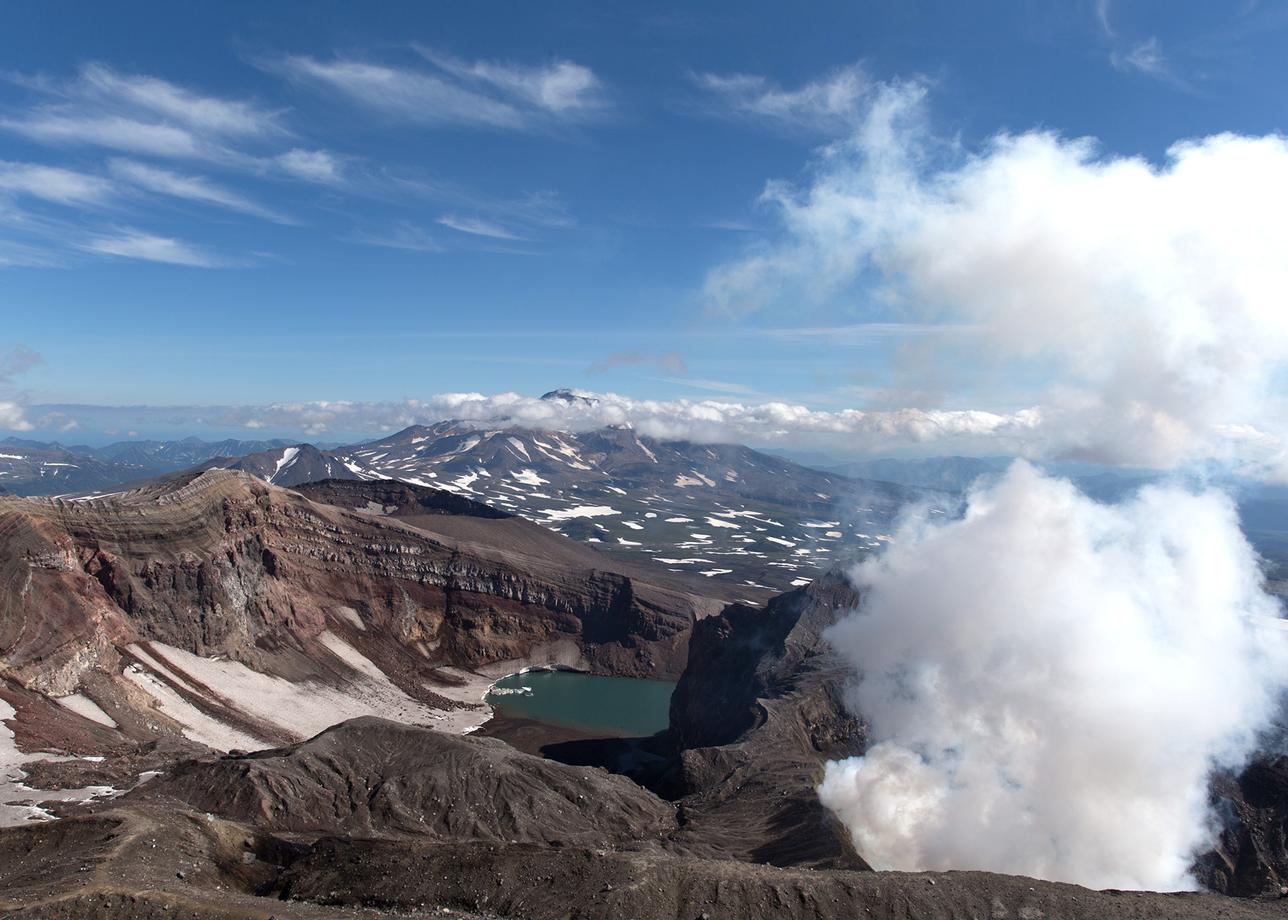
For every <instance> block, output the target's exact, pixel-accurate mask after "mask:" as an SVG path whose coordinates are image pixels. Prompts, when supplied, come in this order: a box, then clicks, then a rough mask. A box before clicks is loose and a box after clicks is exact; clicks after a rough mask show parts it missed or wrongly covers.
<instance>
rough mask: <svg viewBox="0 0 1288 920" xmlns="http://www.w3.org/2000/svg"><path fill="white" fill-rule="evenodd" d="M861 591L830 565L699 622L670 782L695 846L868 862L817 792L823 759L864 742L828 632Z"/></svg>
mask: <svg viewBox="0 0 1288 920" xmlns="http://www.w3.org/2000/svg"><path fill="white" fill-rule="evenodd" d="M859 600H860V599H859V596H858V594H857V593H856V592H855V590H854V589H853V588H852V587H851V586H850V585H849V583H848V582H847V581H846V580H845V579H844V578H843V577H841V576H839V575H828V576H825V577H824V578H821V579H819V580H818V581H816V582H814V583H812V584H810V585H808V586H806V587H804V588H800V589H798V590H796V591H792V592H789V593H787V594H784V595H780V596H779V597H777V598H775V599H774V600H773V601H771V602H770V603H769V605H768V606H767V607H766V608H765V609H757V608H752V607H747V606H744V605H738V604H735V605H731V606H730V607H728V608H726V609H725V610H724V611H723V612H722V613H721V614H720V615H719V616H714V617H709V618H707V619H705V620H703V621H701V622H700V623H698V624H697V626H696V627H695V629H694V633H693V638H692V641H691V643H690V647H689V667H688V669H687V670H686V671H685V672H684V676H683V677H682V678H681V679H680V682H679V685H678V686H677V687H676V690H675V695H674V696H673V697H672V698H671V733H672V735H673V736H674V738H675V741H676V743H677V746H678V747H679V753H678V754H677V758H676V762H675V769H674V772H673V774H672V776H671V777H670V778H669V782H670V788H669V789H668V790H667V791H668V792H669V794H670V795H672V796H675V797H677V798H678V799H679V801H680V803H681V806H682V810H683V813H684V815H685V818H686V823H685V831H684V832H682V833H681V834H680V835H679V837H678V839H680V840H683V841H684V842H685V843H686V844H687V845H689V846H691V847H692V848H693V851H694V852H695V853H697V854H700V855H707V854H710V855H720V856H724V857H729V856H732V857H734V858H738V859H746V860H750V861H753V862H768V863H773V864H776V865H781V866H812V867H832V868H865V867H866V864H865V863H864V861H863V860H862V858H861V857H860V856H859V855H858V854H857V853H855V852H854V849H853V846H852V845H851V844H850V842H849V839H848V835H847V833H846V832H845V830H844V828H843V827H842V826H841V825H840V822H838V821H837V820H836V819H835V818H834V817H833V816H832V815H831V814H830V813H829V812H828V811H827V810H826V809H825V808H823V806H822V805H821V804H820V803H819V801H818V796H817V794H816V792H815V789H816V787H817V785H818V782H819V781H820V780H821V779H822V772H823V764H824V763H825V762H826V761H827V760H830V759H834V758H838V757H849V756H852V755H857V754H861V753H863V751H864V749H865V747H866V743H867V732H866V727H865V725H864V724H863V722H862V721H861V720H860V719H858V718H856V717H855V716H854V715H852V714H851V713H850V712H849V711H848V710H847V709H846V708H845V706H844V704H843V702H842V700H841V692H842V689H843V687H844V686H845V684H846V683H847V682H848V681H849V680H852V679H853V674H852V673H851V672H850V671H849V669H848V668H847V667H846V666H845V665H844V663H843V662H841V661H840V660H839V658H837V657H836V655H835V654H834V653H833V652H832V650H831V649H830V648H829V647H828V645H827V644H826V642H824V641H823V639H822V633H823V630H825V629H826V628H827V627H828V626H830V625H831V624H832V623H833V622H835V620H836V618H837V617H838V616H840V615H842V614H844V613H846V612H848V611H850V610H853V609H854V608H855V607H857V606H858V605H859Z"/></svg>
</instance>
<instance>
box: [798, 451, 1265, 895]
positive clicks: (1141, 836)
mask: <svg viewBox="0 0 1288 920" xmlns="http://www.w3.org/2000/svg"><path fill="white" fill-rule="evenodd" d="M932 517H933V516H932V515H927V516H926V517H917V518H914V519H912V520H910V521H908V522H907V523H905V524H904V526H902V527H901V528H900V530H899V531H898V532H897V533H896V535H895V540H894V541H893V542H892V543H891V544H890V545H889V546H888V548H887V549H886V550H885V551H884V553H883V554H882V555H881V556H879V557H876V558H874V559H872V560H870V561H868V562H865V563H864V564H863V565H861V566H860V567H859V568H858V569H857V570H856V572H855V573H854V576H853V577H854V579H855V581H856V583H857V584H858V585H859V586H860V590H861V591H862V593H863V605H862V607H861V609H860V610H859V611H856V612H854V613H852V614H850V615H849V616H847V617H845V618H844V619H843V620H841V621H840V622H839V623H838V625H836V626H835V627H833V628H832V629H831V630H830V631H829V632H828V634H827V638H828V640H829V641H830V642H832V643H833V644H834V645H835V646H836V648H837V649H838V650H839V651H840V652H841V653H842V654H843V655H844V657H845V658H846V659H847V660H848V661H849V663H850V664H851V665H852V666H853V667H854V669H855V672H856V674H858V675H861V678H860V682H859V683H858V684H857V685H856V686H855V687H853V688H852V689H851V692H850V693H849V694H848V698H849V702H850V704H851V706H852V708H853V710H854V711H855V712H859V713H862V714H863V716H864V717H865V718H866V719H867V721H868V723H869V726H870V731H871V737H872V740H873V742H874V743H873V744H872V746H871V747H870V748H869V749H868V751H867V753H866V755H865V756H864V757H860V758H851V759H849V760H845V761H839V762H834V763H831V764H829V765H828V767H827V770H826V773H825V777H824V780H823V783H822V786H821V788H820V790H819V793H820V796H821V798H822V801H823V802H824V804H826V805H827V806H828V807H830V808H832V809H833V810H835V811H836V813H837V814H838V815H839V816H840V817H841V819H842V820H843V821H844V822H845V823H846V824H847V826H848V827H849V829H850V832H851V834H852V836H853V838H854V842H855V845H856V848H857V849H858V851H859V852H860V853H861V854H862V855H863V856H864V857H865V858H866V859H868V860H869V862H871V863H872V864H873V865H874V867H875V868H878V869H904V870H919V869H931V870H943V869H983V870H990V871H995V872H1004V873H1008V874H1016V875H1027V876H1035V877H1039V878H1047V879H1055V880H1060V881H1069V882H1076V883H1078V884H1082V885H1087V886H1089V887H1092V888H1106V887H1115V888H1147V889H1154V890H1169V889H1176V888H1193V887H1194V881H1193V879H1192V878H1190V877H1189V868H1190V865H1191V862H1192V860H1193V858H1194V856H1195V855H1196V853H1197V852H1199V851H1201V850H1202V849H1203V848H1205V847H1207V846H1209V845H1211V843H1212V842H1213V841H1212V838H1213V836H1214V834H1215V832H1214V830H1213V826H1214V824H1215V822H1210V818H1211V817H1212V816H1211V815H1210V814H1209V804H1208V775H1209V772H1210V771H1211V770H1212V769H1213V768H1214V767H1223V768H1231V769H1237V768H1238V767H1239V766H1240V765H1241V764H1242V763H1243V762H1244V760H1245V759H1246V758H1247V756H1248V755H1249V754H1250V753H1251V752H1252V751H1253V750H1254V745H1255V743H1256V740H1257V738H1256V736H1257V733H1258V732H1259V731H1260V730H1262V729H1263V728H1265V727H1266V726H1267V724H1268V721H1269V720H1270V719H1271V718H1272V717H1273V716H1274V714H1275V713H1276V712H1277V710H1278V700H1279V694H1280V693H1281V691H1282V690H1283V689H1284V685H1285V681H1286V678H1285V674H1288V668H1286V667H1285V666H1286V665H1288V633H1285V632H1284V631H1283V629H1282V628H1280V627H1281V626H1282V621H1280V620H1278V617H1279V605H1278V603H1277V602H1276V601H1275V599H1273V598H1272V597H1270V596H1268V595H1267V594H1266V593H1264V591H1263V590H1262V587H1261V584H1262V579H1261V573H1260V571H1259V569H1258V562H1257V557H1256V554H1255V553H1254V552H1253V550H1252V548H1251V547H1250V546H1249V545H1248V543H1247V541H1246V540H1245V539H1244V538H1243V535H1242V534H1241V532H1240V530H1239V521H1238V516H1237V513H1236V511H1235V507H1234V504H1233V502H1232V501H1231V500H1229V499H1228V498H1227V497H1226V496H1224V495H1220V494H1215V493H1202V494H1194V493H1190V492H1186V491H1184V490H1182V489H1179V488H1174V487H1159V488H1148V489H1145V490H1143V491H1142V492H1141V493H1140V495H1139V496H1138V497H1136V498H1134V499H1132V500H1130V501H1128V502H1126V503H1124V504H1122V505H1118V506H1113V507H1110V506H1105V505H1099V504H1096V503H1095V502H1093V501H1091V500H1090V499H1088V498H1086V497H1085V496H1082V495H1080V494H1079V493H1078V492H1077V490H1076V489H1075V488H1074V487H1073V486H1072V485H1071V484H1070V483H1068V482H1063V481H1059V480H1055V479H1049V478H1047V477H1044V476H1042V475H1041V474H1039V473H1037V472H1036V471H1035V470H1033V468H1031V467H1029V466H1027V465H1026V464H1024V463H1022V462H1020V463H1017V464H1016V465H1015V466H1013V467H1012V469H1011V470H1010V471H1009V472H1008V473H1007V474H1006V475H1005V476H1004V477H1003V478H1002V479H1001V480H1000V481H999V482H997V483H995V484H993V485H989V486H984V487H981V488H978V489H977V491H975V492H974V493H973V494H972V495H971V496H970V499H969V505H968V508H967V510H966V512H965V515H964V516H963V517H962V518H960V519H957V520H952V521H949V522H947V523H943V520H944V519H943V517H942V516H940V517H938V518H937V519H936V520H937V521H938V522H939V523H937V522H936V521H932V520H930V518H932Z"/></svg>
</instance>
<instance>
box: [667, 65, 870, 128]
mask: <svg viewBox="0 0 1288 920" xmlns="http://www.w3.org/2000/svg"><path fill="white" fill-rule="evenodd" d="M693 82H694V83H695V84H696V85H697V86H698V87H699V88H700V89H702V90H704V91H705V92H706V94H707V97H706V99H705V100H704V101H703V103H702V107H703V108H704V110H705V111H707V112H708V113H710V114H715V115H721V116H725V117H735V118H745V119H750V120H755V121H760V122H764V123H767V124H771V125H774V126H776V127H779V128H792V129H795V128H804V129H807V130H810V131H816V132H822V133H831V132H835V131H838V130H844V129H846V128H849V127H852V126H853V125H854V124H855V123H856V122H857V121H858V119H859V118H860V117H861V115H862V113H863V112H864V110H865V103H866V100H867V99H868V97H869V95H870V94H871V92H872V89H873V82H872V80H871V79H870V78H869V77H868V76H867V74H865V73H864V72H863V69H862V68H861V67H860V66H859V65H857V64H852V65H850V66H848V67H842V68H840V69H838V70H835V71H833V72H831V73H830V74H827V75H826V76H824V77H822V78H820V79H818V80H812V81H810V82H807V83H804V84H802V85H800V86H797V87H795V88H790V89H789V88H784V87H782V86H780V85H779V84H777V83H775V82H774V81H772V80H770V79H769V78H767V77H764V76H758V75H753V74H743V73H735V74H713V73H700V74H694V75H693Z"/></svg>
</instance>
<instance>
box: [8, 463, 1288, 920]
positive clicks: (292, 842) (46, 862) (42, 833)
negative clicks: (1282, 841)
mask: <svg viewBox="0 0 1288 920" xmlns="http://www.w3.org/2000/svg"><path fill="white" fill-rule="evenodd" d="M362 488H363V487H362V485H361V484H353V483H343V482H342V483H325V484H322V485H320V486H317V487H315V488H314V489H313V491H315V492H316V493H318V494H316V495H315V496H314V499H315V500H314V502H313V504H314V505H316V506H317V507H319V508H322V509H331V511H330V512H328V513H331V514H338V513H340V512H341V511H342V510H343V508H342V506H344V505H346V504H348V505H353V504H355V503H356V502H357V501H358V500H359V498H360V497H361V496H362V495H364V494H370V495H371V496H372V498H371V500H372V501H373V503H375V504H377V505H379V507H380V509H381V511H382V512H383V513H382V514H380V515H379V516H380V517H381V518H392V519H393V520H392V521H386V526H392V525H393V524H397V523H398V519H399V517H401V518H402V519H403V520H404V521H410V520H427V521H428V520H439V521H444V522H446V521H454V522H457V523H458V524H459V523H460V522H461V521H471V522H472V523H471V526H477V527H479V528H485V527H488V526H493V525H503V524H505V522H507V521H513V520H514V519H512V518H503V517H497V516H495V515H496V512H495V511H487V510H482V509H480V510H479V511H478V516H477V517H475V516H473V515H471V514H469V513H465V514H461V513H459V511H460V510H461V509H458V508H457V504H456V503H457V502H460V501H463V500H462V499H460V498H457V497H450V496H442V495H441V494H434V493H428V494H427V493H425V492H423V491H422V490H415V489H413V488H411V487H407V486H404V485H398V484H385V486H384V487H383V488H384V491H381V492H379V493H364V492H363V491H362ZM267 491H268V494H269V495H273V494H276V493H277V492H279V491H280V490H267ZM288 494H289V493H288ZM323 494H325V495H326V496H327V497H328V498H329V499H330V500H331V502H333V503H332V504H328V505H318V504H317V501H316V499H318V498H320V497H321V496H322V495H323ZM301 498H302V497H301ZM471 507H473V506H469V505H466V506H464V509H463V510H464V511H465V512H469V511H470V509H471ZM313 513H318V512H316V511H315V512H313ZM344 513H345V514H355V513H357V512H353V511H346V512H344ZM371 514H372V516H373V517H375V516H376V515H377V512H375V511H372V512H371ZM341 520H343V518H340V519H337V523H338V522H339V521H341ZM521 523H522V522H521ZM399 526H409V525H405V524H400V525H399ZM859 602H860V598H859V597H858V596H857V595H856V594H855V593H854V592H853V591H852V590H851V589H850V588H849V587H848V585H847V584H846V583H845V582H844V581H842V580H839V579H833V578H825V579H820V580H818V581H817V582H815V583H814V584H812V585H810V586H809V587H807V588H804V589H802V590H798V591H795V592H792V593H791V594H789V595H786V596H783V597H780V598H777V599H775V600H774V601H773V602H771V603H770V604H769V605H768V606H767V607H766V608H765V609H763V610H758V609H755V608H751V607H747V606H745V605H738V604H733V605H729V606H727V607H726V608H725V609H724V610H723V611H722V612H721V613H719V614H718V615H715V616H711V617H708V618H705V619H703V620H702V621H700V622H699V623H698V624H697V626H696V627H695V629H694V635H693V638H692V641H691V643H690V646H689V657H688V661H689V665H688V667H687V668H686V670H685V673H684V676H683V677H682V679H681V682H680V685H679V687H678V688H677V692H676V694H675V697H674V703H673V709H672V723H673V724H672V732H671V737H670V741H671V742H673V743H674V744H675V750H674V752H673V754H674V756H673V760H672V767H671V771H670V773H669V774H667V775H665V776H664V777H663V780H664V785H665V786H667V787H668V788H667V789H665V790H664V791H666V792H667V793H668V795H667V797H666V798H663V797H659V796H657V795H654V794H653V793H651V792H649V791H647V790H645V789H643V788H641V787H639V786H636V785H634V784H632V783H630V782H629V781H627V780H626V779H624V778H623V777H621V776H614V775H611V774H609V773H607V772H605V771H603V770H600V769H597V768H587V767H580V766H571V765H566V764H562V763H557V762H554V761H551V760H546V759H541V758H538V757H534V756H532V755H528V754H524V753H520V752H518V751H516V750H513V749H511V748H509V747H507V746H505V745H504V744H503V743H501V742H499V741H497V740H495V739H474V738H469V737H461V736H459V735H451V734H447V733H443V732H435V731H431V730H428V729H426V728H423V727H417V726H409V725H406V724H397V723H394V722H390V721H386V720H383V719H374V718H359V719H356V720H353V721H350V722H347V723H345V724H343V725H341V726H338V727H333V728H330V729H328V730H326V731H324V732H322V733H321V734H319V735H318V736H317V737H314V738H312V739H310V740H308V741H306V742H303V743H296V744H291V745H287V746H285V747H282V748H280V749H276V750H269V751H262V752H259V753H254V754H245V753H242V752H232V753H230V754H228V755H224V756H218V755H214V754H211V753H209V752H207V753H205V754H198V755H197V756H193V757H186V758H184V757H181V758H180V759H179V761H178V762H175V763H172V764H170V765H169V766H168V767H167V769H166V772H165V774H164V775H162V776H160V777H157V778H155V779H153V780H151V781H150V782H147V783H144V784H142V785H140V786H138V787H137V788H136V789H134V790H133V791H131V792H129V793H128V794H126V795H124V796H121V797H119V798H116V799H114V800H112V801H108V802H104V801H99V802H95V803H91V804H90V805H88V806H82V807H80V808H79V809H73V813H72V814H71V815H70V816H69V817H66V818H64V819H62V820H60V821H56V822H44V823H39V824H34V825H28V826H24V827H17V828H10V829H7V830H0V912H3V913H4V915H5V916H13V917H22V918H29V920H36V918H41V920H44V918H55V917H59V918H63V917H67V918H70V917H84V916H95V917H104V918H109V920H125V918H140V920H141V918H160V917H174V916H184V917H198V918H205V917H211V918H229V920H233V918H237V920H243V918H252V917H254V918H257V920H263V918H265V917H270V916H272V917H276V918H278V920H288V918H289V920H296V918H299V920H304V918H309V920H314V918H318V920H320V918H340V917H345V918H349V917H360V916H371V915H373V913H374V914H376V915H380V914H391V915H396V916H400V917H417V918H423V917H431V916H432V917H458V918H482V917H487V918H492V920H496V918H514V920H520V918H523V920H546V918H549V920H555V918H560V920H564V918H584V920H591V918H596V920H597V918H621V917H634V918H637V920H671V918H676V917H681V918H695V920H696V918H701V917H706V918H708V920H711V918H717V917H721V918H723V917H730V918H749V920H770V918H773V920H779V918H784V917H787V918H800V920H805V918H815V920H832V918H835V920H840V918H853V917H881V918H888V920H896V918H897V920H912V918H919V920H926V918H943V920H949V918H953V920H956V918H962V917H993V918H1017V917H1018V918H1033V920H1036V918H1041V917H1060V918H1065V917H1068V918H1080V920H1082V918H1085V920H1101V918H1105V920H1116V918H1123V920H1126V918H1137V920H1139V918H1152V917H1160V918H1162V917H1167V918H1179V920H1189V918H1199V917H1214V916H1222V917H1227V918H1231V920H1244V918H1253V917H1283V916H1288V900H1281V899H1279V898H1277V897H1276V898H1272V899H1255V900H1240V899H1235V898H1230V897H1227V896H1224V895H1221V894H1214V893H1202V894H1199V893H1191V894H1177V895H1163V894H1152V893H1147V892H1113V891H1111V892H1096V891H1089V890H1087V889H1084V888H1079V887H1077V886H1073V885H1064V884H1055V883H1049V882H1042V881H1037V880H1033V879H1026V878H1017V877H1009V876H1001V875H993V874H988V873H979V872H948V873H892V872H872V871H865V867H864V865H863V863H862V861H861V859H859V857H858V856H857V855H856V854H854V853H853V851H852V850H851V849H850V848H849V844H848V842H847V838H846V837H845V836H844V835H843V834H841V833H839V830H840V829H839V828H838V827H837V826H836V824H835V822H833V821H832V820H831V819H830V816H828V815H827V814H826V813H825V812H823V811H822V810H821V808H820V807H819V806H818V805H817V801H816V797H815V796H814V783H815V782H816V779H817V776H818V773H819V768H820V765H821V763H822V761H823V760H824V759H826V758H829V757H834V756H841V755H844V754H849V753H856V752H859V751H861V750H862V749H863V745H864V741H865V733H864V729H863V726H862V724H861V723H860V722H859V721H857V720H855V719H853V718H852V717H850V716H849V715H848V714H847V713H846V712H845V711H844V709H843V707H841V706H840V703H839V700H838V697H837V688H838V687H839V686H840V684H841V682H842V681H843V680H844V679H845V677H846V675H845V674H844V672H843V669H839V664H838V662H837V661H836V660H835V659H834V658H833V657H832V656H831V654H830V652H828V650H827V648H826V646H825V644H823V643H822V642H821V639H820V634H821V632H822V630H823V629H825V628H826V627H827V625H828V624H830V623H831V622H832V621H833V620H834V618H835V617H836V616H837V614H838V613H839V612H842V611H844V610H848V609H850V608H851V607H852V606H854V605H855V604H857V603H859ZM659 740H660V741H665V740H667V739H665V738H662V737H660V738H659ZM1270 785H1271V787H1273V788H1277V787H1274V783H1271V784H1270ZM1239 795H1241V796H1242V800H1243V801H1246V802H1247V804H1249V805H1250V806H1251V807H1254V808H1256V807H1260V805H1258V804H1257V793H1256V791H1255V790H1254V789H1253V787H1252V786H1248V787H1247V788H1243V787H1241V791H1240V792H1239ZM1275 795H1277V792H1276V793H1275ZM1271 798H1274V796H1273V795H1272V796H1271ZM1265 826H1269V825H1268V824H1267V825H1265Z"/></svg>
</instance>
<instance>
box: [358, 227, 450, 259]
mask: <svg viewBox="0 0 1288 920" xmlns="http://www.w3.org/2000/svg"><path fill="white" fill-rule="evenodd" d="M351 239H352V240H353V241H354V242H355V243H361V244H363V245H364V246H380V247H381V248H384V249H402V250H406V251H407V252H445V251H446V250H447V247H446V246H444V245H443V244H442V243H441V242H440V241H439V240H437V239H435V238H434V237H433V236H431V235H430V234H429V233H427V232H426V231H425V229H424V228H423V227H420V226H418V225H417V224H414V223H412V222H411V221H400V222H399V223H397V224H395V225H394V226H393V227H391V228H389V229H387V230H381V231H371V230H361V231H358V232H357V233H354V234H353V236H352V237H351Z"/></svg>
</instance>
